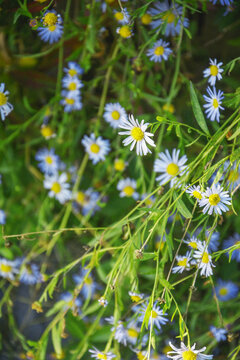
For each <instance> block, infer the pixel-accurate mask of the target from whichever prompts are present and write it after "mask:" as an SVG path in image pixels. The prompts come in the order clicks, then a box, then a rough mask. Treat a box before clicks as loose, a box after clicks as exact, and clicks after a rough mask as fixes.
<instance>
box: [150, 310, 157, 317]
mask: <svg viewBox="0 0 240 360" xmlns="http://www.w3.org/2000/svg"><path fill="white" fill-rule="evenodd" d="M151 317H152V318H153V319H156V318H157V317H158V313H157V312H156V311H154V310H152V311H151Z"/></svg>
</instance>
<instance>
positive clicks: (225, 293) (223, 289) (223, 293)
mask: <svg viewBox="0 0 240 360" xmlns="http://www.w3.org/2000/svg"><path fill="white" fill-rule="evenodd" d="M227 293H228V289H226V288H221V289H220V290H219V294H220V295H222V296H224V295H227Z"/></svg>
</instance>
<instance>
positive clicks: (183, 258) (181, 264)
mask: <svg viewBox="0 0 240 360" xmlns="http://www.w3.org/2000/svg"><path fill="white" fill-rule="evenodd" d="M176 261H177V265H176V266H174V268H173V269H172V272H173V273H174V274H175V273H180V274H181V273H182V272H183V271H184V270H190V267H191V261H192V256H191V253H190V251H188V252H187V253H186V255H178V256H177V257H176Z"/></svg>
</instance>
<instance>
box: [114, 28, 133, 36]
mask: <svg viewBox="0 0 240 360" xmlns="http://www.w3.org/2000/svg"><path fill="white" fill-rule="evenodd" d="M116 31H117V33H118V34H119V35H120V36H121V37H122V38H124V39H129V38H130V37H131V36H133V32H132V29H131V28H130V26H129V25H122V26H121V27H118V28H117V30H116Z"/></svg>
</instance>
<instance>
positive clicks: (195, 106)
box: [189, 81, 210, 136]
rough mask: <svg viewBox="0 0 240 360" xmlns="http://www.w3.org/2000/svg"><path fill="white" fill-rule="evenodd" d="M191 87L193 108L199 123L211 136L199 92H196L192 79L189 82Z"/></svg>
mask: <svg viewBox="0 0 240 360" xmlns="http://www.w3.org/2000/svg"><path fill="white" fill-rule="evenodd" d="M189 88H190V98H191V104H192V109H193V113H194V115H195V118H196V120H197V122H198V125H199V126H200V128H201V129H202V130H203V131H204V132H205V134H207V135H208V136H210V133H209V130H208V127H207V124H206V121H205V118H204V115H203V112H202V109H201V106H200V104H199V101H198V98H197V94H196V92H195V89H194V86H193V84H192V82H191V81H190V83H189Z"/></svg>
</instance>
